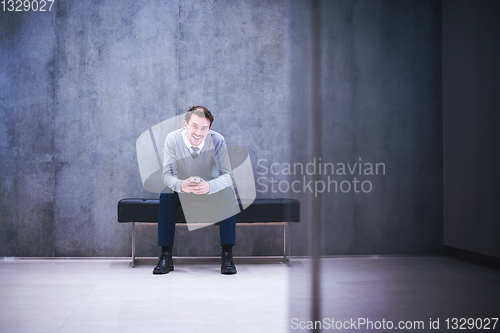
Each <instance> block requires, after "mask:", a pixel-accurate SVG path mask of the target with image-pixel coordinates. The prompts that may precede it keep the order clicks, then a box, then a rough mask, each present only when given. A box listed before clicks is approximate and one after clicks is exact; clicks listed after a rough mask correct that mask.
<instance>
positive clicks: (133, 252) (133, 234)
mask: <svg viewBox="0 0 500 333" xmlns="http://www.w3.org/2000/svg"><path fill="white" fill-rule="evenodd" d="M133 267H135V222H132V268H133Z"/></svg>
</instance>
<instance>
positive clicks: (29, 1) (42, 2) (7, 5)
mask: <svg viewBox="0 0 500 333" xmlns="http://www.w3.org/2000/svg"><path fill="white" fill-rule="evenodd" d="M54 1H55V0H2V1H1V2H0V4H1V5H2V10H3V11H4V12H28V11H34V12H50V11H51V10H52V6H53V5H54Z"/></svg>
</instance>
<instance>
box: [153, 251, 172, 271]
mask: <svg viewBox="0 0 500 333" xmlns="http://www.w3.org/2000/svg"><path fill="white" fill-rule="evenodd" d="M173 270H174V261H173V260H172V252H163V253H162V254H161V256H160V261H159V262H158V265H156V267H155V268H154V269H153V274H167V273H168V272H170V271H173Z"/></svg>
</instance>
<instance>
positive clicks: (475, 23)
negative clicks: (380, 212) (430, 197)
mask: <svg viewBox="0 0 500 333" xmlns="http://www.w3.org/2000/svg"><path fill="white" fill-rule="evenodd" d="M498 13H500V3H499V2H498V1H481V2H473V1H443V118H444V244H445V245H447V246H451V247H454V248H458V249H462V250H467V251H471V252H476V253H480V254H485V255H490V256H494V257H500V243H499V242H498V235H500V225H499V223H498V221H500V213H499V210H498V203H499V202H500V194H499V191H498V188H499V187H500V176H499V173H498V171H499V170H500V155H499V153H498V152H499V151H500V133H499V131H498V124H499V123H500V114H499V112H498V110H499V109H500V98H499V97H498V91H499V89H500V66H499V64H498V59H500V43H499V41H498V36H499V34H500V25H499V24H498V19H497V16H498Z"/></svg>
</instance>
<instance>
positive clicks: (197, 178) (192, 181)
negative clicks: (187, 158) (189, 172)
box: [189, 177, 200, 183]
mask: <svg viewBox="0 0 500 333" xmlns="http://www.w3.org/2000/svg"><path fill="white" fill-rule="evenodd" d="M189 182H191V183H199V182H200V177H189Z"/></svg>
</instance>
